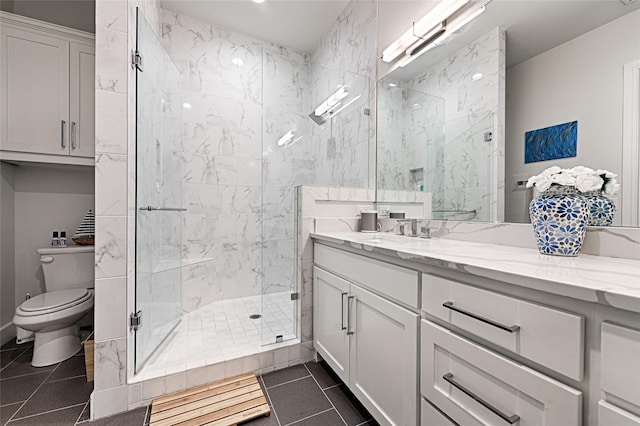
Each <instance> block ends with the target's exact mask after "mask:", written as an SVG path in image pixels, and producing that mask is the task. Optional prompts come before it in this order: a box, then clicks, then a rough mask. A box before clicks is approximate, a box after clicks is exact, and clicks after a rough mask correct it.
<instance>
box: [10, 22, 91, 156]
mask: <svg viewBox="0 0 640 426" xmlns="http://www.w3.org/2000/svg"><path fill="white" fill-rule="evenodd" d="M0 20H1V23H2V25H0V52H1V53H0V66H1V74H2V82H1V88H0V89H1V105H2V108H1V110H2V112H1V113H0V116H1V133H0V141H1V144H0V145H1V149H2V159H3V160H14V161H36V162H48V163H65V164H84V165H92V164H93V157H94V146H95V126H94V111H95V107H94V93H95V83H94V82H95V65H94V61H95V53H94V51H95V47H94V42H93V39H94V36H93V35H92V34H88V33H83V32H81V31H76V30H71V29H67V28H65V27H61V26H58V25H53V24H48V23H44V22H41V21H37V20H33V19H29V18H24V17H20V16H16V15H12V14H8V13H4V12H3V13H1V14H0Z"/></svg>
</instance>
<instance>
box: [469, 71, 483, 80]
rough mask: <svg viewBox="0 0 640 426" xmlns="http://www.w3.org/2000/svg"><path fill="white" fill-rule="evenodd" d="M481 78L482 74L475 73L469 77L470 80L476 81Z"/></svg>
mask: <svg viewBox="0 0 640 426" xmlns="http://www.w3.org/2000/svg"><path fill="white" fill-rule="evenodd" d="M482 77H483V75H482V73H481V72H477V73H475V74H474V75H472V76H471V80H473V81H477V80H480V79H481V78H482Z"/></svg>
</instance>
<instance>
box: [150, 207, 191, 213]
mask: <svg viewBox="0 0 640 426" xmlns="http://www.w3.org/2000/svg"><path fill="white" fill-rule="evenodd" d="M140 210H142V211H147V212H152V211H163V212H186V211H187V209H185V208H182V207H153V206H144V207H140Z"/></svg>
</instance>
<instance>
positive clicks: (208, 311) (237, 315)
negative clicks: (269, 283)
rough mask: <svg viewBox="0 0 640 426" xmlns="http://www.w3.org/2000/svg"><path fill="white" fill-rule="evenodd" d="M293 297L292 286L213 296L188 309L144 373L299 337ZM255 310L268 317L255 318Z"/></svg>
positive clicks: (201, 362)
mask: <svg viewBox="0 0 640 426" xmlns="http://www.w3.org/2000/svg"><path fill="white" fill-rule="evenodd" d="M293 303H294V302H292V301H291V293H290V292H280V293H271V294H265V295H262V296H249V297H243V298H238V299H230V300H223V301H219V302H213V303H211V304H209V305H206V306H203V307H201V308H200V309H197V310H195V311H193V312H189V313H185V314H184V315H183V316H182V320H181V321H180V323H179V324H178V325H177V326H176V328H175V329H174V330H173V331H172V332H171V334H170V335H169V336H168V337H167V339H166V340H165V341H164V342H163V343H162V344H161V345H160V347H159V348H158V349H157V350H156V352H155V353H154V354H153V355H151V358H150V359H149V361H147V363H146V365H144V366H143V368H142V372H141V373H140V374H139V375H138V378H139V379H141V380H149V379H152V378H156V377H160V376H164V375H166V374H171V373H175V372H179V371H186V370H188V369H191V368H195V367H201V366H205V365H211V364H216V363H219V362H223V361H228V360H231V359H234V358H239V357H241V356H245V355H250V354H255V353H258V352H261V351H263V350H268V349H272V348H273V346H271V344H275V343H276V337H277V336H282V339H283V340H284V341H287V340H290V339H294V338H295V328H296V323H295V321H294V315H295V311H294V305H293ZM253 314H259V315H261V316H262V317H261V318H258V319H252V318H250V315H253ZM265 345H266V346H265Z"/></svg>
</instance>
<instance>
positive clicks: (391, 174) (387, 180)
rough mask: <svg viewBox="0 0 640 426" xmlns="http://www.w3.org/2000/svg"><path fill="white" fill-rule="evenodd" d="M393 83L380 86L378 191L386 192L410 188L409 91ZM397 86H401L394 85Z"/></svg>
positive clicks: (387, 82)
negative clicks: (407, 125) (407, 135)
mask: <svg viewBox="0 0 640 426" xmlns="http://www.w3.org/2000/svg"><path fill="white" fill-rule="evenodd" d="M389 83H390V82H389V81H386V80H382V81H380V82H379V84H378V104H377V108H378V129H377V132H378V147H377V149H378V188H380V189H384V190H386V191H400V190H407V189H408V182H409V166H408V159H407V155H406V154H405V153H406V152H407V139H406V135H405V133H406V132H405V120H406V115H407V91H406V89H405V88H403V87H400V86H398V85H396V86H390V85H389ZM394 84H397V83H394Z"/></svg>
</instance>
